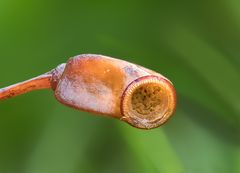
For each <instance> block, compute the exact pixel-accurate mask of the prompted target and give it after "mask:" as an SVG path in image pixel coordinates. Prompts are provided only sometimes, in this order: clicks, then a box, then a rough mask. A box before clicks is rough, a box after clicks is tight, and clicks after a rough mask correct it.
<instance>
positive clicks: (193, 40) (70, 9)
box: [0, 0, 240, 173]
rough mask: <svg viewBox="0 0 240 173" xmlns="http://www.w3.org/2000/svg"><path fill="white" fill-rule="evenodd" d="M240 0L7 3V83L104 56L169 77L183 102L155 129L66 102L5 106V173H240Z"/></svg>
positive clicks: (35, 100)
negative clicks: (76, 59) (72, 60)
mask: <svg viewBox="0 0 240 173" xmlns="http://www.w3.org/2000/svg"><path fill="white" fill-rule="evenodd" d="M239 6H240V2H239V1H237V0H229V1H226V0H202V1H192V0H183V1H179V0H174V1H162V0H148V1H147V0H143V1H137V0H133V1H124V0H123V1H110V0H103V1H87V0H83V1H77V0H76V1H72V0H69V1H57V0H51V1H50V0H36V1H32V0H21V1H20V0H1V1H0V60H1V61H0V62H1V63H0V87H4V86H6V85H9V84H12V83H15V82H18V81H21V80H25V79H28V78H31V77H34V76H37V75H39V74H42V73H44V72H47V71H48V70H51V69H52V68H54V67H56V66H57V65H58V64H60V63H63V62H66V61H67V59H68V58H69V57H71V56H74V55H77V54H83V53H97V54H104V55H109V56H112V57H116V58H121V59H124V60H127V61H130V62H134V63H137V64H140V65H142V66H145V67H147V68H150V69H153V70H156V71H158V72H160V73H162V74H163V75H165V76H167V77H168V78H169V79H170V80H171V81H172V82H173V83H174V85H175V87H176V90H177V95H178V106H177V111H176V113H175V115H174V116H173V117H172V118H171V120H170V121H169V122H167V123H166V124H165V125H164V126H163V127H160V128H158V129H154V130H150V131H145V130H139V129H135V128H133V127H131V126H129V125H128V124H124V123H122V122H120V121H118V120H114V119H110V118H103V117H97V116H92V115H90V114H88V113H83V112H79V111H76V110H73V109H71V108H68V107H65V106H63V105H61V104H59V103H58V102H57V101H56V100H55V99H54V97H53V93H52V91H47V90H46V91H44V90H42V91H35V92H32V93H28V94H26V95H22V96H19V97H16V98H13V99H10V100H7V101H3V102H1V103H0V172H1V173H80V172H84V173H92V172H98V173H99V172H103V173H118V172H119V173H123V172H124V173H125V172H126V173H128V172H129V173H135V172H137V173H226V172H229V173H240V24H239V21H240V13H239V8H238V7H239Z"/></svg>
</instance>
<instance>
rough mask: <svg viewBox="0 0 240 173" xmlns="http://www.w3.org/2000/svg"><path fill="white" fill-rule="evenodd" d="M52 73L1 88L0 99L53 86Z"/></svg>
mask: <svg viewBox="0 0 240 173" xmlns="http://www.w3.org/2000/svg"><path fill="white" fill-rule="evenodd" d="M51 77H52V74H43V75H40V76H37V77H35V78H32V79H29V80H26V81H23V82H20V83H17V84H14V85H11V86H8V87H5V88H2V89H0V100H5V99H9V98H11V97H15V96H18V95H21V94H25V93H27V92H29V91H32V90H40V89H47V88H51V82H50V81H51Z"/></svg>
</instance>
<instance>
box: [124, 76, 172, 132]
mask: <svg viewBox="0 0 240 173" xmlns="http://www.w3.org/2000/svg"><path fill="white" fill-rule="evenodd" d="M175 106H176V95H175V89H174V88H173V85H172V84H171V83H170V82H169V81H167V80H166V79H164V78H161V77H158V76H144V77H141V78H138V79H136V80H135V81H133V82H132V83H130V84H129V86H128V87H127V89H126V90H125V91H124V94H123V97H122V105H121V108H122V114H123V117H122V120H124V121H126V122H128V123H129V124H131V125H133V126H135V127H138V128H144V129H151V128H155V127H158V126H160V125H161V124H163V123H164V122H166V121H167V119H168V118H169V117H170V116H171V114H172V113H173V112H174V110H175Z"/></svg>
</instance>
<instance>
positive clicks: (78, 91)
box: [55, 54, 176, 129]
mask: <svg viewBox="0 0 240 173" xmlns="http://www.w3.org/2000/svg"><path fill="white" fill-rule="evenodd" d="M55 96H56V98H57V100H59V101H60V102H61V103H63V104H66V105H68V106H71V107H74V108H76V109H79V110H84V111H88V112H94V113H98V114H103V115H107V116H111V117H115V118H118V119H121V120H123V121H126V122H128V123H129V124H131V125H132V126H135V127H138V128H144V129H151V128H155V127H158V126H160V125H161V124H163V123H164V122H165V121H166V120H167V119H168V118H169V117H170V115H171V114H172V113H173V112H174V109H175V106H176V94H175V90H174V88H173V85H172V84H171V82H170V81H169V80H168V79H166V78H165V77H163V76H162V75H160V74H158V73H156V72H153V71H151V70H148V69H146V68H143V67H141V66H137V65H135V64H132V63H129V62H126V61H122V60H118V59H113V58H110V57H106V56H102V55H91V54H87V55H80V56H76V57H73V58H71V59H70V60H69V61H68V62H67V65H66V67H65V70H64V72H63V74H62V76H61V78H60V80H59V82H58V84H57V87H56V90H55Z"/></svg>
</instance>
